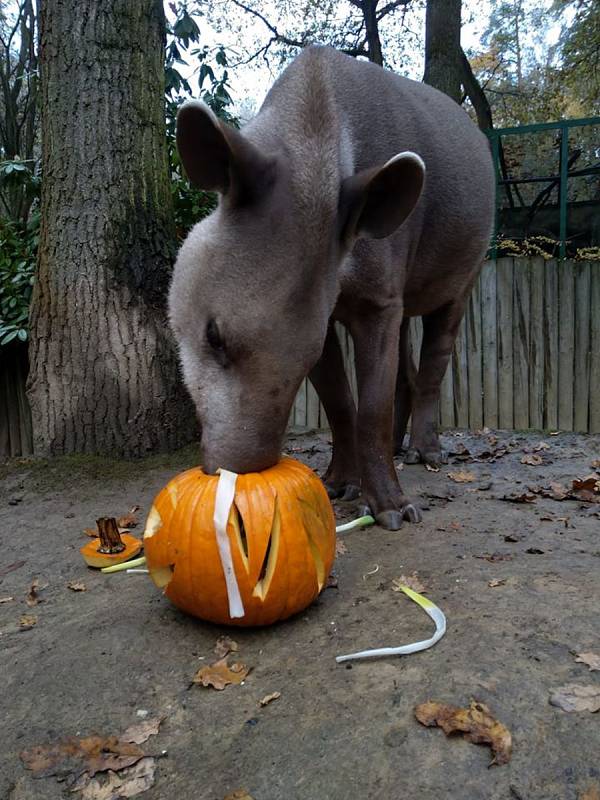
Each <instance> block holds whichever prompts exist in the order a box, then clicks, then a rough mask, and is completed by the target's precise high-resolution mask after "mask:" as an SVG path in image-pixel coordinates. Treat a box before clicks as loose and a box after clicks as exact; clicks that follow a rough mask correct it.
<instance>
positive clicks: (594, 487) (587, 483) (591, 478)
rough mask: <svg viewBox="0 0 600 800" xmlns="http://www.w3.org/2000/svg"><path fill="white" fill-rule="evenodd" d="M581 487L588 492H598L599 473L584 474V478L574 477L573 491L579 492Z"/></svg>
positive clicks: (599, 489) (599, 488) (599, 483)
mask: <svg viewBox="0 0 600 800" xmlns="http://www.w3.org/2000/svg"><path fill="white" fill-rule="evenodd" d="M582 489H584V490H586V491H588V492H600V475H586V476H585V478H575V480H574V481H573V491H575V492H580V491H581V490H582Z"/></svg>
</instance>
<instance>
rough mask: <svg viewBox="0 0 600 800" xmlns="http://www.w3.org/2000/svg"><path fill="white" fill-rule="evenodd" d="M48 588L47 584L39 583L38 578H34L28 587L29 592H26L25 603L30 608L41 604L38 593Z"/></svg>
mask: <svg viewBox="0 0 600 800" xmlns="http://www.w3.org/2000/svg"><path fill="white" fill-rule="evenodd" d="M47 586H48V584H47V583H40V579H39V578H34V580H33V581H32V583H31V586H30V587H29V591H28V592H27V598H26V601H25V602H26V603H27V605H28V606H29V607H30V608H31V607H32V606H37V604H38V603H42V602H43V600H42V598H41V597H40V592H41V591H42V590H43V589H45V588H46V587H47Z"/></svg>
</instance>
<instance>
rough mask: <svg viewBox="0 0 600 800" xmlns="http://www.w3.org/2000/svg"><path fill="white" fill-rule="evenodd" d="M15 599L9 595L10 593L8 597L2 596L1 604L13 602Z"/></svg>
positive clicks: (0, 598)
mask: <svg viewBox="0 0 600 800" xmlns="http://www.w3.org/2000/svg"><path fill="white" fill-rule="evenodd" d="M14 599H15V598H14V597H9V596H8V595H7V596H6V597H0V605H2V603H11V602H12V601H13V600H14Z"/></svg>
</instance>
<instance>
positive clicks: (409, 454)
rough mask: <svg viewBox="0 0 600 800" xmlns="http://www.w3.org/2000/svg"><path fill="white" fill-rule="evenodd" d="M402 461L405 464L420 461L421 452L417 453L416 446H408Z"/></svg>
mask: <svg viewBox="0 0 600 800" xmlns="http://www.w3.org/2000/svg"><path fill="white" fill-rule="evenodd" d="M404 463H405V464H420V463H421V453H419V451H418V450H417V448H416V447H409V448H408V450H407V451H406V455H405V456H404Z"/></svg>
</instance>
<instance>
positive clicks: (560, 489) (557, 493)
mask: <svg viewBox="0 0 600 800" xmlns="http://www.w3.org/2000/svg"><path fill="white" fill-rule="evenodd" d="M542 494H543V495H544V497H549V498H550V499H551V500H566V498H567V497H568V495H569V490H568V489H566V488H565V487H564V486H563V485H562V483H556V482H553V483H550V484H549V485H548V487H547V488H546V489H543V490H542Z"/></svg>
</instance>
